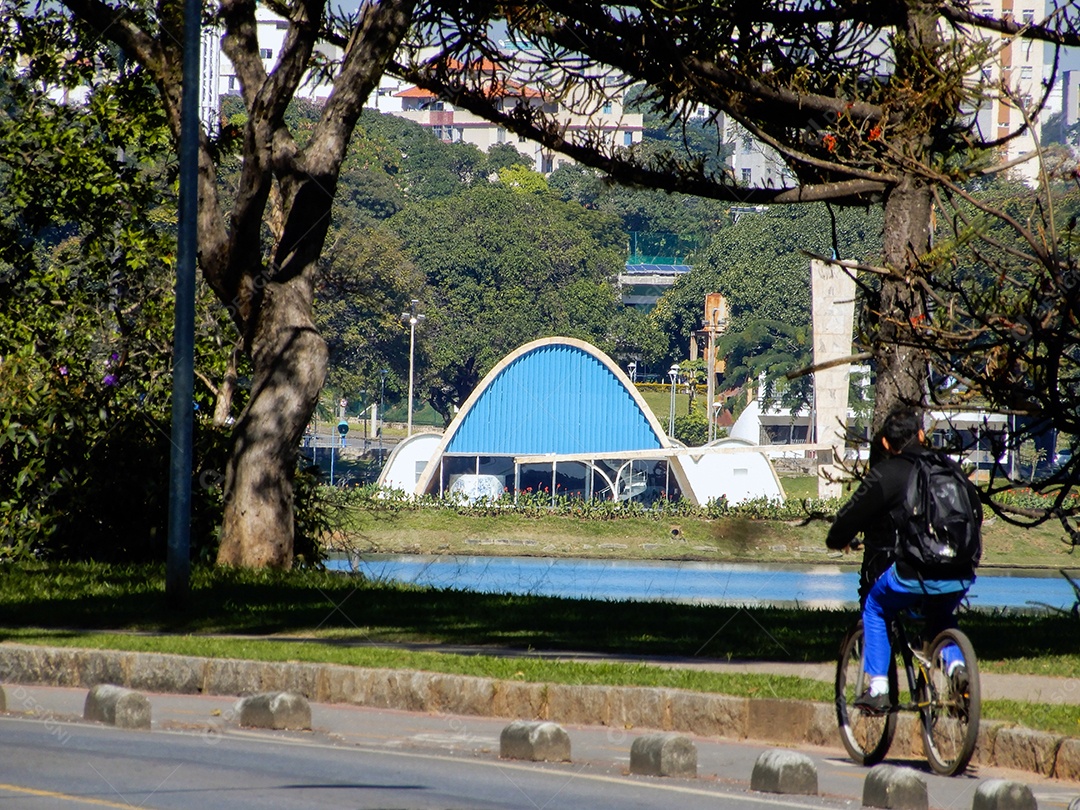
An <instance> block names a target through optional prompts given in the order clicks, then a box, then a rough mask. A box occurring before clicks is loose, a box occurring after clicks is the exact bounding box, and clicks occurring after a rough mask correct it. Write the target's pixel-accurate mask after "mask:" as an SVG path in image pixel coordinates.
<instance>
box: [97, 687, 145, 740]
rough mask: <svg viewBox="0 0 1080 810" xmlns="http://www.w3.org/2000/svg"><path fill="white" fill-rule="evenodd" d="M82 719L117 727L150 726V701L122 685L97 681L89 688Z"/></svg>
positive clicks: (143, 727)
mask: <svg viewBox="0 0 1080 810" xmlns="http://www.w3.org/2000/svg"><path fill="white" fill-rule="evenodd" d="M83 719H85V720H96V721H98V722H100V723H107V724H108V725H110V726H116V727H117V728H142V729H148V728H150V701H149V700H147V699H146V696H145V695H143V694H140V693H139V692H135V691H133V690H131V689H125V688H124V687H123V686H114V685H112V684H108V683H99V684H98V685H97V686H95V687H94V688H93V689H91V690H90V692H89V694H87V696H86V703H85V704H84V706H83Z"/></svg>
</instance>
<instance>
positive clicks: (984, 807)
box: [971, 779, 1039, 810]
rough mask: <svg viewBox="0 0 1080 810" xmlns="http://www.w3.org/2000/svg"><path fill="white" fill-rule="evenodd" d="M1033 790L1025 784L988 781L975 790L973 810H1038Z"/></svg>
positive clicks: (999, 780) (996, 780) (1000, 780)
mask: <svg viewBox="0 0 1080 810" xmlns="http://www.w3.org/2000/svg"><path fill="white" fill-rule="evenodd" d="M1038 806H1039V805H1038V803H1037V802H1036V801H1035V794H1033V793H1032V792H1031V788H1029V787H1028V786H1027V785H1025V784H1024V783H1023V782H1010V781H1008V780H1007V779H987V780H986V781H985V782H983V783H981V784H980V785H979V787H978V788H977V789H976V790H975V798H974V800H973V801H972V802H971V810H1037V809H1038Z"/></svg>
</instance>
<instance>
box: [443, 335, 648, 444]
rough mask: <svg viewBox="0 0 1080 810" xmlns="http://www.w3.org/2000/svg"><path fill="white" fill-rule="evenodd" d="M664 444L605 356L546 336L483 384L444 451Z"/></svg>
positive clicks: (463, 414) (461, 417)
mask: <svg viewBox="0 0 1080 810" xmlns="http://www.w3.org/2000/svg"><path fill="white" fill-rule="evenodd" d="M663 446H664V445H663V443H662V439H661V437H660V436H658V435H657V431H656V430H655V429H654V428H653V426H652V424H650V421H649V419H648V417H647V416H646V415H645V412H644V411H643V410H642V408H641V406H640V405H639V404H638V401H637V400H636V399H635V398H634V396H633V395H632V394H631V392H630V390H629V389H628V388H627V387H626V385H625V384H624V383H623V381H622V380H621V379H619V378H618V377H617V376H616V375H615V373H614V372H613V371H612V369H611V368H609V367H608V366H607V365H606V364H605V363H604V361H602V360H601V359H600V358H599V357H598V356H596V355H594V354H591V353H590V352H588V351H586V350H585V349H584V348H582V347H580V346H577V345H573V344H571V343H562V342H546V343H544V344H543V345H538V346H536V347H535V348H532V349H526V350H525V351H523V352H522V354H521V355H520V356H518V357H516V358H515V359H513V360H512V361H510V362H509V363H508V364H507V365H506V366H505V367H503V368H502V369H501V370H497V371H496V372H494V374H493V375H490V376H489V378H487V379H485V381H484V382H483V383H481V386H480V390H479V391H478V393H477V395H476V397H475V398H474V399H473V400H472V402H471V404H468V405H466V409H465V410H464V411H463V413H462V414H461V416H460V417H459V421H458V425H457V428H456V430H454V434H453V436H451V437H450V439H449V441H448V442H447V444H446V447H445V449H444V451H443V452H444V453H455V454H458V453H469V454H472V453H475V454H480V455H489V454H490V455H533V454H543V453H594V452H596V453H603V452H611V451H621V450H652V449H658V448H661V447H663Z"/></svg>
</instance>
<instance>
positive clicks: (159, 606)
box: [0, 565, 1080, 734]
mask: <svg viewBox="0 0 1080 810" xmlns="http://www.w3.org/2000/svg"><path fill="white" fill-rule="evenodd" d="M3 574H4V575H3V576H2V577H0V638H2V639H4V640H9V641H22V642H27V643H45V644H57V645H71V646H87V647H95V646H96V647H106V648H113V649H131V650H152V651H157V652H175V653H181V654H196V655H204V656H220V657H234V658H253V659H258V660H292V661H326V662H337V663H343V664H352V665H358V666H373V667H395V668H411V669H426V670H431V671H438V672H451V673H461V674H471V675H482V676H488V677H497V678H517V679H521V680H529V681H541V682H547V681H550V682H559V683H592V684H625V685H634V684H637V685H660V686H668V687H672V688H686V689H699V690H705V691H715V692H721V693H725V694H734V695H749V696H754V695H769V696H776V697H790V698H802V699H813V700H821V701H827V700H828V699H829V691H830V687H829V685H828V684H823V683H821V682H818V681H814V680H811V679H802V678H791V677H782V676H765V675H760V676H758V675H755V676H745V675H725V674H720V673H706V672H701V671H697V670H690V669H678V668H676V669H662V668H657V667H650V666H645V665H641V664H580V663H573V664H571V663H565V662H563V663H558V662H554V661H551V660H541V659H539V658H537V657H535V656H532V657H530V656H529V655H528V651H529V650H555V651H557V650H572V651H583V652H589V651H592V652H601V653H605V652H606V653H632V654H640V655H652V656H678V657H687V658H703V659H719V660H729V659H730V660H738V659H743V660H767V661H788V662H803V661H806V662H820V661H830V660H831V659H832V657H833V656H834V655H835V653H836V648H837V645H838V642H839V639H840V637H841V635H842V634H843V632H844V631H845V629H846V628H847V627H848V626H849V625H850V623H851V622H852V621H853V619H854V614H853V613H852V612H850V611H841V610H783V609H773V608H760V609H752V610H749V609H743V608H724V607H717V606H688V605H675V604H669V603H640V602H610V601H598V600H570V599H556V598H548V597H533V596H521V597H511V596H504V595H490V594H471V593H459V592H454V591H448V590H433V589H425V588H416V587H407V586H398V585H390V584H385V583H374V582H369V581H366V580H363V579H361V578H357V577H353V576H347V575H342V574H333V573H328V572H305V571H295V572H290V573H265V572H255V573H252V572H246V573H245V572H236V571H217V570H213V569H202V568H198V569H196V571H195V572H194V575H193V582H192V599H191V606H190V607H189V609H188V610H186V611H184V612H180V613H177V612H172V611H170V610H168V609H167V608H166V606H165V602H164V571H163V570H161V569H160V568H146V567H108V566H102V565H54V566H45V565H33V566H6V567H5V568H4V572H3ZM963 626H964V629H965V630H966V631H967V632H968V633H969V634H970V635H971V637H972V640H973V642H974V643H975V647H976V649H977V650H978V651H979V655H980V659H981V660H982V661H983V665H984V667H985V668H986V669H987V670H989V671H995V672H1022V673H1024V672H1028V673H1030V672H1037V673H1040V674H1047V675H1057V676H1071V675H1074V674H1075V672H1076V671H1077V669H1078V668H1080V655H1078V654H1077V653H1076V650H1075V641H1074V640H1075V637H1076V631H1077V626H1076V620H1075V619H1073V618H1072V617H1067V616H1048V615H1038V616H1036V615H1026V614H1006V613H997V614H968V615H966V616H965V617H964V619H963ZM208 634H210V635H208ZM214 636H217V637H214ZM380 642H381V643H386V642H441V643H448V644H459V645H477V646H479V647H480V648H481V649H482V648H483V647H484V646H489V647H491V648H498V649H504V650H516V651H518V653H519V654H518V655H516V656H511V657H507V656H505V655H448V654H441V653H431V652H412V651H408V650H401V649H390V648H385V647H383V648H380V647H376V646H374V645H375V644H377V643H380ZM987 716H988V717H994V718H997V719H1004V720H1010V721H1013V722H1018V723H1022V724H1024V725H1028V726H1032V727H1038V728H1043V729H1047V730H1051V731H1057V732H1060V733H1071V734H1080V730H1078V729H1077V727H1076V726H1077V712H1076V707H1075V706H1072V707H1064V708H1062V707H1054V706H1044V705H1036V704H1013V703H1008V702H1001V703H1000V704H998V703H993V704H991V705H990V706H988V707H987Z"/></svg>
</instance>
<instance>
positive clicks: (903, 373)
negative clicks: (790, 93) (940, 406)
mask: <svg viewBox="0 0 1080 810" xmlns="http://www.w3.org/2000/svg"><path fill="white" fill-rule="evenodd" d="M931 199H932V198H931V190H930V188H929V187H928V186H927V185H926V184H925V183H922V182H920V181H919V180H917V179H916V178H912V177H908V178H904V180H903V181H902V182H901V183H899V184H898V185H897V186H895V187H893V188H891V189H890V190H889V191H888V193H887V194H886V197H885V219H884V223H885V233H884V240H883V241H884V251H883V255H884V259H885V266H886V267H887V268H889V269H891V270H894V271H898V272H899V274H900V277H894V276H884V277H883V278H882V280H881V291H880V297H879V310H878V312H877V313H876V314H875V315H874V320H875V321H876V323H877V335H876V340H875V341H874V344H873V347H872V351H873V352H874V359H875V361H876V362H877V384H876V387H875V398H874V416H873V421H872V425H873V430H874V432H875V433H876V432H877V431H878V430H879V429H880V428H881V425H882V423H883V422H884V421H885V417H886V416H888V414H889V412H890V411H892V410H893V409H894V408H896V407H898V406H901V405H908V406H918V405H922V404H924V403H925V402H926V395H927V377H928V365H927V357H926V353H925V352H924V351H922V350H920V349H918V348H916V347H915V346H913V345H912V342H911V340H910V338H909V334H910V330H911V329H913V328H917V327H918V325H919V322H920V320H921V319H922V317H923V316H924V314H925V309H924V305H923V301H922V297H921V296H920V294H919V289H918V287H917V284H916V278H917V276H918V274H919V273H921V272H924V271H923V270H922V268H921V267H920V266H919V259H920V257H921V256H923V255H924V254H925V253H926V252H927V251H928V250H929V249H930V205H931Z"/></svg>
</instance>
